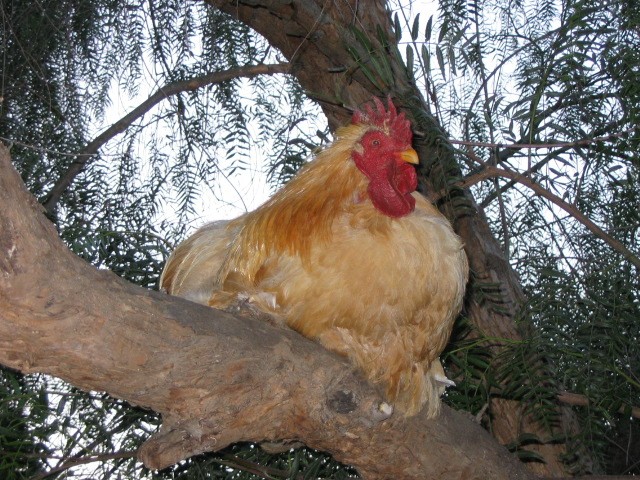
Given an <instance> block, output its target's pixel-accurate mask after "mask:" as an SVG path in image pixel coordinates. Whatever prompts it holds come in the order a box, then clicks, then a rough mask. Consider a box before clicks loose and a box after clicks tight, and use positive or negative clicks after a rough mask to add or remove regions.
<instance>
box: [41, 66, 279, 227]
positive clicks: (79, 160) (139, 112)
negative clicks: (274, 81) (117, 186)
mask: <svg viewBox="0 0 640 480" xmlns="http://www.w3.org/2000/svg"><path fill="white" fill-rule="evenodd" d="M288 71H289V64H288V63H277V64H272V65H266V64H262V65H247V66H244V67H238V68H231V69H229V70H225V71H222V72H215V73H209V74H206V75H202V76H200V77H195V78H191V79H189V80H181V81H178V82H172V83H169V84H167V85H165V86H164V87H160V88H159V89H158V90H157V91H156V92H154V93H153V94H152V95H151V96H150V97H149V98H147V99H146V100H145V101H144V102H142V103H141V104H140V105H138V106H137V107H136V108H134V109H133V110H132V111H131V112H129V113H128V114H127V115H125V116H124V117H122V118H121V119H120V120H118V121H117V122H115V123H114V124H113V125H111V126H110V127H109V128H107V129H106V130H105V131H104V132H102V133H101V134H100V135H98V136H97V137H96V138H94V139H93V140H92V141H91V142H90V143H89V144H88V145H87V146H86V147H84V148H83V149H82V150H81V151H80V152H78V153H77V154H76V155H75V157H76V160H75V161H74V162H72V163H71V165H69V168H68V169H67V171H66V172H65V173H63V174H62V175H61V176H60V178H59V179H58V181H57V182H56V183H55V185H54V186H53V188H52V189H51V192H49V194H48V195H47V197H46V199H45V201H44V202H43V205H44V208H45V210H46V212H47V215H48V216H49V217H50V218H53V217H54V216H55V211H56V208H57V205H58V202H59V201H60V197H61V196H62V194H63V193H64V191H65V190H66V189H67V187H69V185H71V182H73V180H74V179H75V178H76V176H78V174H79V173H80V172H81V171H82V170H83V169H84V167H85V165H86V164H87V163H88V162H89V161H90V160H91V158H92V157H93V156H94V155H95V154H96V153H98V150H99V149H100V148H101V147H102V146H103V145H104V144H105V143H107V142H108V141H109V140H111V139H112V138H113V137H115V136H116V135H118V134H120V133H122V132H124V131H125V130H126V129H127V128H128V127H129V126H130V125H131V124H132V123H133V122H135V121H136V120H137V119H139V118H140V117H142V116H143V115H144V114H145V113H147V112H148V111H149V110H151V109H152V108H153V107H154V106H156V105H157V104H158V103H160V102H161V101H163V100H165V99H167V98H169V97H171V96H174V95H177V94H179V93H182V92H186V91H193V90H197V89H198V88H202V87H204V86H206V85H212V84H215V83H221V82H224V81H227V80H231V79H234V78H238V77H245V78H251V77H255V76H258V75H267V74H269V75H271V74H274V73H286V72H288Z"/></svg>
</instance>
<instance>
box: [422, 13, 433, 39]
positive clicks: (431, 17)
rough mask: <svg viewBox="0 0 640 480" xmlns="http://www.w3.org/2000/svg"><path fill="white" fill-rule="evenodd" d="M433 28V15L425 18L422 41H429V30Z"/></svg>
mask: <svg viewBox="0 0 640 480" xmlns="http://www.w3.org/2000/svg"><path fill="white" fill-rule="evenodd" d="M432 30H433V15H431V16H430V17H429V20H427V26H426V27H425V29H424V41H425V42H429V41H430V40H431V32H432Z"/></svg>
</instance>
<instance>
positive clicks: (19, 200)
mask: <svg viewBox="0 0 640 480" xmlns="http://www.w3.org/2000/svg"><path fill="white" fill-rule="evenodd" d="M0 203H1V204H2V206H3V208H2V209H1V210H0V363H2V364H4V365H6V366H8V367H12V368H16V369H18V370H20V371H22V372H25V373H27V372H43V373H48V374H51V375H55V376H58V377H60V378H62V379H64V380H66V381H68V382H70V383H72V384H74V385H76V386H78V387H80V388H84V389H87V390H100V391H106V392H108V393H110V394H111V395H113V396H115V397H119V398H123V399H125V400H127V401H129V402H131V403H133V404H137V405H140V406H143V407H148V408H151V409H153V410H155V411H157V412H160V413H161V414H162V417H163V425H162V428H161V430H160V432H159V433H158V434H156V435H155V436H154V437H152V438H151V439H150V440H149V441H147V443H146V444H145V445H144V446H143V447H142V448H141V449H140V452H139V457H140V459H141V460H142V461H143V462H144V463H145V464H146V465H147V466H149V467H151V468H162V467H165V466H168V465H171V464H174V463H176V462H178V461H179V460H182V459H184V458H187V457H189V456H191V455H195V454H197V453H200V452H205V451H212V450H219V449H222V448H224V447H225V446H227V445H229V444H231V443H235V442H239V441H256V442H260V441H263V440H269V441H277V440H282V439H293V440H299V441H302V442H303V443H305V444H306V445H308V446H310V447H313V448H316V449H320V450H324V451H327V452H330V453H331V454H333V455H334V457H335V458H337V459H339V460H341V461H343V462H345V463H348V464H351V465H353V466H355V467H356V468H357V469H358V471H359V472H360V474H361V475H362V477H363V478H367V479H389V478H394V479H428V478H447V479H456V478H459V479H487V478H491V479H527V478H530V477H529V474H528V473H527V472H526V471H523V467H522V465H521V464H520V463H519V462H517V461H516V460H515V459H514V458H513V457H512V456H511V455H510V454H508V452H507V451H506V450H505V449H504V448H503V447H501V446H499V445H498V444H497V443H495V441H494V440H493V439H492V438H491V437H490V436H489V434H488V433H487V432H485V431H484V430H483V429H482V428H480V427H479V426H478V425H476V424H475V423H474V422H472V421H471V420H470V419H469V418H467V416H465V415H464V414H462V413H459V412H455V411H453V410H451V409H449V408H445V409H444V412H443V413H442V415H440V416H439V417H438V418H437V419H434V420H426V419H425V418H424V417H423V416H418V417H415V418H412V419H409V420H406V419H403V418H399V417H398V416H396V415H392V416H391V417H389V418H385V416H384V415H382V414H381V413H380V411H379V410H378V408H377V407H378V406H379V404H380V402H381V401H382V397H381V396H380V395H379V393H378V392H377V391H376V390H374V389H373V388H372V387H371V386H370V385H368V384H367V383H366V382H365V381H363V380H362V379H361V378H360V376H359V375H358V374H357V373H355V372H354V371H353V369H352V368H351V367H350V366H349V365H347V364H346V363H345V362H344V361H343V360H342V359H340V358H338V357H337V356H335V355H333V354H332V353H330V352H328V351H326V350H324V349H323V348H321V347H320V346H319V345H317V344H315V343H313V342H311V341H309V340H307V339H305V338H303V337H301V336H300V335H298V334H297V333H295V332H293V331H291V330H289V329H284V328H279V327H275V326H272V325H270V324H269V323H267V322H264V321H261V320H258V319H255V318H247V317H239V316H234V315H231V314H228V313H224V312H220V311H216V310H213V309H210V308H206V307H203V306H200V305H196V304H193V303H190V302H187V301H184V300H182V299H179V298H175V297H169V296H167V295H164V294H161V293H157V292H152V291H148V290H144V289H142V288H139V287H137V286H134V285H131V284H129V283H127V282H125V281H123V280H122V279H120V278H118V277H116V276H115V275H114V274H112V273H111V272H108V271H100V270H97V269H95V268H93V267H91V266H89V265H88V264H86V263H85V262H84V261H83V260H81V259H79V258H78V257H76V256H75V255H73V254H72V253H71V252H69V251H68V250H67V249H66V247H65V246H64V245H63V244H62V242H61V241H60V240H59V239H58V237H57V234H56V232H55V229H54V228H53V226H52V225H51V224H50V223H49V222H48V221H47V220H46V219H45V217H44V215H43V214H42V208H41V207H40V205H38V204H37V202H36V201H35V199H34V198H33V197H31V195H29V193H28V192H27V191H26V189H25V188H24V185H23V184H22V182H21V180H20V177H19V176H18V174H17V172H16V171H15V170H14V169H13V167H12V166H11V163H10V158H9V154H8V151H7V150H6V148H4V147H0Z"/></svg>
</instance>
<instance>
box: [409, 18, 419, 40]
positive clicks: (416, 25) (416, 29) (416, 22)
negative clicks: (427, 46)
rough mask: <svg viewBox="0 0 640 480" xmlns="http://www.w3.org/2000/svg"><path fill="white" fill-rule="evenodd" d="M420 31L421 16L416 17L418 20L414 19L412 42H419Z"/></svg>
mask: <svg viewBox="0 0 640 480" xmlns="http://www.w3.org/2000/svg"><path fill="white" fill-rule="evenodd" d="M419 29H420V14H419V13H418V14H417V15H416V18H414V19H413V26H412V27H411V40H413V41H414V42H415V41H416V40H418V34H419Z"/></svg>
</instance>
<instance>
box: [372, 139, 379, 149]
mask: <svg viewBox="0 0 640 480" xmlns="http://www.w3.org/2000/svg"><path fill="white" fill-rule="evenodd" d="M371 145H373V146H374V147H377V146H379V145H380V140H377V139H376V140H374V141H373V142H371Z"/></svg>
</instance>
